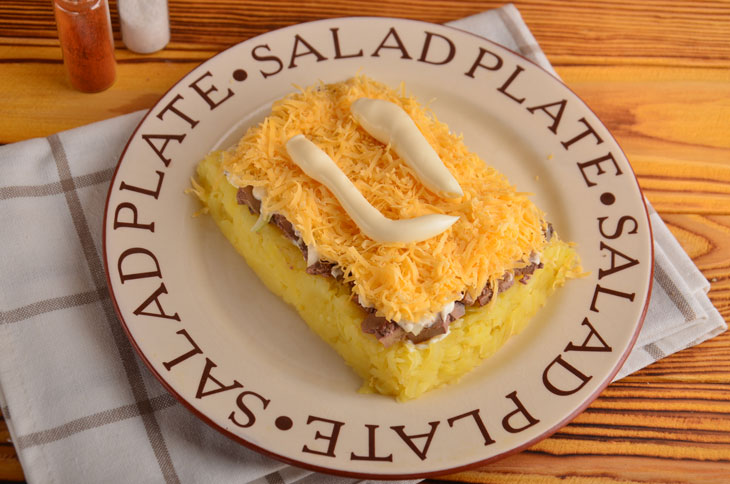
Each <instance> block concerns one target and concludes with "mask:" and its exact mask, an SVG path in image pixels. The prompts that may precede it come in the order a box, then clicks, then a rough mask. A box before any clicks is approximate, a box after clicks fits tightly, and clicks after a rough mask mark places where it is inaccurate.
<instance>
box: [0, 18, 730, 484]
mask: <svg viewBox="0 0 730 484" xmlns="http://www.w3.org/2000/svg"><path fill="white" fill-rule="evenodd" d="M452 25H454V26H456V27H459V28H462V29H465V30H472V31H475V32H476V33H479V34H480V35H483V36H485V37H488V38H491V39H493V40H495V41H497V42H499V43H501V44H504V45H506V46H508V47H510V48H512V49H513V50H516V51H518V52H520V53H522V54H523V55H525V56H526V57H528V58H531V59H533V60H535V61H536V62H538V63H540V64H541V65H542V66H543V67H545V68H546V69H550V65H549V63H547V59H545V56H544V55H543V54H542V51H541V50H540V48H539V46H538V45H537V43H536V42H535V39H534V38H533V37H532V35H531V34H530V32H529V30H528V29H527V27H526V26H525V24H524V23H523V22H522V19H521V18H520V15H519V12H518V11H517V10H516V9H515V8H514V7H512V6H511V5H508V6H506V7H503V8H501V9H497V10H494V11H490V12H485V13H484V14H480V15H476V16H473V17H469V18H467V19H464V20H462V21H457V22H454V23H452ZM141 116H142V113H134V114H130V115H126V116H122V117H118V118H114V119H111V120H108V121H104V122H101V123H96V124H93V125H89V126H86V127H82V128H78V129H75V130H72V131H67V132H64V133H60V134H58V135H53V136H50V137H48V138H43V139H34V140H29V141H25V142H22V143H17V144H14V145H8V146H4V147H0V227H2V229H1V230H0V248H2V252H1V254H2V255H0V407H1V409H2V413H3V415H4V416H5V419H6V422H7V423H8V426H9V428H10V432H11V435H12V439H13V442H14V444H15V446H16V449H17V451H18V455H19V456H20V459H21V461H22V464H23V469H24V470H25V473H26V477H27V479H28V481H30V482H43V483H45V482H79V483H81V482H105V483H114V482H120V483H121V482H125V483H126V482H135V483H136V482H168V483H174V482H190V483H198V482H216V483H226V482H236V483H242V482H257V483H266V484H270V483H292V482H301V483H304V482H311V483H322V482H324V483H338V484H339V483H345V482H352V480H351V479H343V478H337V477H330V476H324V475H322V474H317V473H312V472H309V471H305V470H302V469H298V468H295V467H292V466H288V465H285V464H282V463H280V462H277V461H274V460H271V459H268V458H266V457H263V456H261V455H259V454H257V453H255V452H252V451H249V450H248V449H246V448H245V447H243V446H241V445H238V444H236V443H234V442H232V441H231V440H229V439H227V438H226V437H224V436H222V435H220V434H219V433H218V432H216V431H214V430H212V429H211V428H209V427H208V426H207V425H205V424H204V423H203V422H201V421H200V420H198V419H197V418H196V417H194V416H193V415H192V414H191V413H190V412H189V411H187V410H186V409H185V408H184V407H183V406H182V405H180V404H179V403H177V402H176V401H175V399H174V398H173V397H171V396H170V395H169V394H168V393H167V392H166V391H165V390H164V389H163V388H162V386H161V385H160V384H159V383H158V382H157V380H155V379H154V377H153V376H151V374H150V373H149V372H148V371H147V369H146V368H145V367H144V365H143V363H142V362H141V361H140V360H139V358H138V357H137V356H136V354H135V353H134V351H133V349H132V347H131V345H130V344H129V341H128V340H127V338H126V336H125V335H124V333H123V331H122V327H121V325H120V324H119V322H118V321H117V320H116V317H115V314H114V311H113V308H112V304H111V300H110V298H109V295H108V292H107V288H106V280H105V276H104V271H103V266H102V259H101V233H102V228H101V227H102V216H103V207H104V201H105V196H106V192H107V189H108V184H109V180H110V179H111V176H112V173H113V169H114V166H115V164H116V162H117V159H118V157H119V154H120V153H121V150H122V148H123V146H124V144H125V142H126V140H127V139H128V137H129V135H130V134H131V132H132V130H133V129H134V127H135V126H136V124H137V123H138V122H139V120H140V118H141ZM652 222H653V227H654V234H655V238H656V266H657V271H656V276H655V280H654V291H653V293H652V304H651V306H650V309H649V313H648V315H647V318H646V322H645V324H644V328H643V331H642V333H641V335H640V337H639V344H638V345H637V347H636V348H635V350H634V351H633V352H632V353H631V356H630V357H629V359H628V360H627V363H626V365H625V366H624V368H623V369H622V371H621V375H625V374H628V373H631V372H633V371H635V370H637V369H639V368H641V367H643V366H645V365H647V364H649V363H651V362H653V361H655V360H657V359H659V358H661V357H663V356H664V355H666V354H670V353H672V352H674V351H677V350H679V349H682V348H684V347H687V346H690V345H692V344H696V343H699V342H700V341H704V339H706V338H709V337H712V336H714V335H716V334H718V333H719V332H722V331H724V330H725V329H726V326H725V323H724V321H723V320H722V317H720V315H719V314H718V313H717V311H716V310H715V309H714V308H713V307H712V305H711V304H710V302H709V300H708V299H707V297H706V295H705V293H706V292H707V289H708V284H707V281H706V280H705V279H704V278H703V277H702V275H701V274H700V273H699V271H698V270H697V269H696V268H695V267H694V265H693V264H692V262H691V260H690V259H689V258H688V257H687V255H686V254H685V253H684V252H683V251H682V249H681V247H680V246H679V245H678V244H677V242H676V240H674V238H673V237H672V236H671V234H670V233H669V231H668V230H667V229H666V227H665V226H664V224H663V223H662V221H661V220H660V219H659V217H658V216H657V215H656V214H653V215H652Z"/></svg>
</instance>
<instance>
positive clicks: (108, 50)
mask: <svg viewBox="0 0 730 484" xmlns="http://www.w3.org/2000/svg"><path fill="white" fill-rule="evenodd" d="M53 3H54V12H55V16H56V26H57V28H58V39H59V40H60V41H61V51H62V52H63V63H64V65H65V66H66V72H67V73H68V78H69V81H70V82H71V85H72V86H73V87H74V88H76V89H78V90H79V91H82V92H99V91H103V90H104V89H107V88H108V87H110V86H111V85H112V84H114V79H115V78H116V61H115V60H114V37H113V35H112V24H111V18H110V15H109V4H108V1H107V0H54V2H53Z"/></svg>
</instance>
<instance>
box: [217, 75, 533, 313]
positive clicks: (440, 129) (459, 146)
mask: <svg viewBox="0 0 730 484" xmlns="http://www.w3.org/2000/svg"><path fill="white" fill-rule="evenodd" d="M361 97H369V98H376V99H385V100H388V101H390V102H393V103H395V104H397V105H399V106H401V107H402V108H403V109H404V110H405V111H406V112H407V113H408V114H409V115H410V116H411V118H412V119H413V121H414V122H415V124H416V126H418V129H419V130H420V131H421V132H422V133H423V135H424V137H425V138H426V139H427V140H428V142H429V144H430V145H431V146H432V147H433V148H434V150H435V151H436V152H437V154H438V155H439V157H440V158H441V160H442V161H443V163H444V164H445V165H446V167H447V168H448V169H449V171H450V172H451V173H452V174H453V175H454V177H455V178H456V180H457V181H458V182H459V184H460V185H461V187H462V189H463V192H464V195H463V196H462V197H460V198H456V199H446V198H442V197H439V196H438V195H436V194H434V193H432V192H431V191H430V190H429V189H428V188H427V187H425V186H424V185H423V183H422V182H421V181H420V180H419V179H418V177H417V176H416V174H415V172H414V171H413V170H412V169H411V168H410V167H409V166H408V165H407V164H406V163H405V162H404V161H403V160H402V159H400V157H399V156H398V155H397V154H396V153H395V152H394V150H392V149H390V146H387V145H384V144H382V143H380V142H379V141H377V140H376V139H375V138H373V137H372V136H371V135H369V134H368V133H367V132H366V131H365V130H363V129H362V128H361V127H359V125H358V123H357V121H356V120H355V119H354V118H353V116H352V114H351V112H350V105H351V104H352V103H353V102H354V101H355V100H357V99H358V98H361ZM297 134H304V135H305V136H306V137H307V138H309V139H310V140H312V141H313V142H314V143H315V144H316V145H317V146H318V147H319V148H321V149H322V150H323V151H324V152H325V153H327V154H328V155H329V156H330V157H331V158H332V159H333V160H334V162H335V163H336V164H337V166H338V167H339V168H340V169H341V170H342V171H343V172H344V173H345V175H346V176H347V177H348V178H349V179H350V180H351V181H352V182H353V183H354V184H355V186H356V187H357V189H358V190H359V191H360V192H361V193H362V194H363V196H365V198H366V199H367V200H368V201H369V202H370V203H371V204H372V205H373V206H374V207H375V208H377V209H378V210H379V211H380V212H381V213H382V214H383V215H385V216H386V217H388V218H391V219H394V220H398V219H403V218H414V217H418V216H421V215H425V214H429V213H441V214H447V215H453V216H458V217H459V220H458V221H457V222H456V223H455V224H454V225H452V226H451V227H450V228H448V229H447V230H446V231H444V232H442V233H441V234H439V235H437V236H435V237H432V238H430V239H427V240H424V241H421V242H409V243H402V242H397V243H382V242H376V241H375V240H373V239H371V238H369V237H367V236H366V235H364V234H363V233H362V232H361V231H360V230H359V229H358V227H357V225H356V224H355V223H354V222H353V221H352V219H351V218H350V217H349V216H348V214H347V213H346V212H345V210H344V209H343V208H342V206H341V205H340V203H339V202H338V201H337V199H336V198H335V196H334V195H333V194H332V193H331V192H330V191H329V190H328V189H327V188H326V187H325V186H324V185H322V184H321V183H319V182H317V181H315V180H314V179H312V178H310V177H309V176H307V175H306V174H305V173H304V172H303V171H302V170H301V169H300V168H299V167H298V166H297V165H296V164H294V162H292V160H291V159H290V158H289V156H288V154H287V152H286V142H287V141H288V140H289V138H291V137H292V136H295V135H297ZM222 168H223V170H225V171H226V172H227V173H228V179H229V180H230V181H231V183H233V184H234V185H236V186H241V187H243V186H249V185H250V186H253V187H254V188H261V189H263V190H265V192H264V191H263V190H259V192H260V193H265V194H266V196H265V197H264V198H263V199H262V207H261V208H262V213H280V214H282V215H283V216H285V217H286V218H287V220H289V221H290V222H291V223H292V225H293V226H294V228H295V229H296V230H297V232H298V233H299V234H300V235H301V237H302V239H303V240H304V242H305V243H306V244H307V246H308V247H314V248H315V249H316V251H317V252H318V253H319V255H320V257H322V258H324V259H327V260H329V261H333V262H336V263H337V264H338V265H339V266H340V268H341V270H342V271H343V273H344V280H345V281H346V282H349V283H352V285H353V293H354V294H355V295H357V296H358V298H359V299H360V300H361V301H368V302H369V303H370V304H371V305H372V306H374V307H375V308H376V309H377V311H378V315H380V316H384V317H386V318H387V319H389V320H392V321H402V320H407V321H419V320H422V319H424V318H429V317H433V316H434V315H435V314H437V313H438V312H439V311H441V310H442V309H443V308H444V307H445V306H446V305H448V304H450V303H452V302H453V301H456V300H460V299H461V298H462V295H463V294H464V293H466V292H468V293H469V294H470V295H471V296H472V297H476V296H478V295H479V294H480V293H481V291H482V289H483V288H484V287H485V285H487V284H490V285H492V287H496V284H495V282H496V281H497V280H498V279H499V278H501V277H502V276H503V275H504V273H505V272H507V271H509V270H512V269H514V268H516V267H520V266H525V265H527V264H529V263H530V260H529V258H530V255H531V254H535V253H537V254H539V253H541V252H542V248H543V247H544V245H545V243H546V240H545V235H544V228H545V225H546V224H545V222H544V221H543V214H542V212H541V211H540V210H539V209H538V208H537V207H535V205H534V204H533V203H532V202H531V201H530V200H529V198H528V197H527V195H526V194H525V193H521V192H518V191H517V190H516V189H515V188H514V187H513V186H511V185H510V184H509V182H508V181H507V180H506V178H505V177H504V176H503V175H502V174H501V173H500V172H498V171H497V170H496V169H494V168H493V167H491V166H489V165H487V164H485V163H484V162H483V161H482V160H481V159H480V158H479V157H478V156H477V155H476V154H474V153H471V152H469V151H468V149H467V148H466V146H464V143H463V141H462V139H461V136H459V135H456V134H453V133H451V132H450V131H449V128H448V126H447V125H446V124H444V123H441V122H439V121H438V119H437V118H436V116H435V114H433V113H432V112H431V111H430V110H427V109H424V108H422V107H421V106H420V105H419V104H418V102H417V101H416V100H415V99H414V98H413V97H410V96H407V95H406V93H405V89H404V87H403V86H402V85H401V87H400V89H399V90H398V91H396V90H393V89H391V88H389V87H387V86H385V85H383V84H381V83H378V82H375V81H373V80H371V79H369V78H367V77H365V76H357V77H353V78H351V79H349V80H347V81H345V82H340V83H335V84H328V85H325V84H320V85H317V86H312V87H307V88H304V89H300V90H299V92H296V93H293V94H291V95H289V96H287V97H285V98H283V99H281V100H279V101H276V102H275V103H274V104H273V106H272V111H271V114H270V115H269V116H268V117H267V118H266V119H265V120H264V121H263V122H262V123H261V124H259V125H257V126H254V127H252V128H250V129H249V130H248V132H247V133H246V134H245V135H244V137H243V138H242V139H241V141H240V142H239V143H238V146H237V147H236V149H235V150H234V151H231V152H227V153H225V154H224V160H223V166H222Z"/></svg>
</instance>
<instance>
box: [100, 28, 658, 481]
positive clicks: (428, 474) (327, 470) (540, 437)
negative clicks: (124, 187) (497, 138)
mask: <svg viewBox="0 0 730 484" xmlns="http://www.w3.org/2000/svg"><path fill="white" fill-rule="evenodd" d="M368 20H378V21H384V20H393V21H396V22H409V23H416V24H420V25H427V26H438V27H440V28H444V29H451V30H456V31H458V32H460V33H462V34H468V35H469V36H471V37H474V38H476V39H478V40H479V41H480V42H485V41H486V42H488V43H489V44H492V45H494V46H497V47H498V48H500V49H504V50H507V51H509V52H510V53H512V54H514V55H516V56H518V57H519V58H521V59H522V60H524V61H526V62H528V63H529V64H531V65H532V67H536V68H538V69H540V70H542V71H543V72H544V73H545V74H547V75H548V76H549V77H550V78H552V79H553V81H550V82H557V83H559V84H560V85H561V86H562V87H563V88H564V89H566V90H567V91H568V92H570V93H571V94H572V95H573V96H575V99H577V100H578V101H580V103H581V105H582V106H583V108H585V109H586V110H587V111H588V112H590V113H591V114H593V116H595V118H596V119H597V120H598V121H599V122H600V124H601V126H602V127H603V128H605V129H606V131H607V133H608V135H609V136H610V138H611V139H612V140H613V141H614V143H615V144H616V147H617V148H618V150H619V152H620V153H621V155H622V156H623V157H624V159H626V161H627V168H628V169H629V171H630V174H631V177H632V178H633V181H634V183H635V184H636V188H637V190H638V193H639V194H640V195H641V201H642V207H643V209H644V212H643V214H644V216H645V217H646V222H647V228H648V237H649V246H650V247H649V256H650V261H651V262H650V264H649V281H648V285H647V292H646V295H645V297H644V306H643V308H642V310H641V314H640V316H639V318H638V322H637V325H636V329H635V331H634V334H633V335H632V337H631V340H630V342H629V344H628V345H627V346H626V349H625V351H624V353H623V354H622V355H620V357H619V358H618V360H617V361H616V363H615V365H614V367H613V368H612V369H611V371H610V372H609V373H608V375H607V377H606V378H605V379H604V381H602V382H601V383H600V384H599V385H598V386H597V387H596V389H595V390H594V391H593V392H592V393H590V394H589V395H588V396H587V397H586V398H585V399H584V400H583V401H582V402H581V403H580V404H579V405H577V407H576V408H575V409H574V411H572V412H571V413H569V414H568V415H567V416H565V417H564V418H562V419H560V420H559V421H558V422H556V423H555V424H554V425H553V426H551V427H550V428H549V429H547V430H546V431H544V432H542V433H540V434H539V435H537V436H535V437H534V438H532V439H529V440H528V441H526V442H523V443H522V444H520V445H518V446H516V447H513V448H511V449H509V450H506V451H504V452H501V453H498V454H495V455H492V456H490V457H487V458H485V459H481V460H477V461H474V462H471V463H468V464H464V465H460V466H456V467H449V468H445V469H441V470H435V471H427V472H420V473H386V474H379V473H364V472H355V471H347V470H343V469H335V468H329V467H323V466H319V465H316V464H312V463H308V462H305V461H300V460H297V459H293V458H290V457H287V456H284V455H280V454H277V453H275V452H272V451H270V450H268V449H264V448H262V447H259V446H258V445H256V444H254V443H253V442H250V441H248V440H246V439H244V438H243V437H241V436H239V435H236V434H235V433H233V432H231V431H229V430H227V429H225V428H224V427H222V426H220V425H218V424H217V423H215V422H214V421H213V420H212V419H211V418H209V417H208V416H207V415H205V414H204V413H203V412H201V411H200V410H198V409H196V408H195V407H194V406H193V405H192V404H191V403H190V402H188V401H187V400H186V399H185V397H183V396H182V395H180V394H179V393H178V392H177V391H175V390H174V389H173V388H172V386H171V385H170V384H169V383H168V382H167V380H165V378H163V376H162V375H161V374H160V373H159V372H158V371H156V370H155V368H154V365H153V364H152V362H151V361H150V360H149V359H148V357H147V355H146V354H145V353H144V352H143V351H142V349H141V348H140V346H139V345H138V344H137V341H136V340H135V338H134V336H133V335H132V332H131V331H130V329H129V326H128V325H127V323H126V321H125V320H124V317H123V315H122V311H121V308H120V307H119V303H118V301H117V297H116V295H115V293H114V291H113V289H112V287H113V286H112V281H111V274H110V269H109V267H110V266H109V260H108V257H107V254H108V253H107V220H108V215H109V203H110V200H111V196H112V192H113V191H114V185H115V182H116V181H117V175H118V173H119V169H120V167H121V164H122V161H123V160H124V158H125V155H126V153H127V149H128V148H129V146H130V144H131V143H132V140H133V139H134V138H135V136H136V135H137V133H138V131H139V130H140V128H141V127H142V125H143V124H144V123H145V121H146V120H147V118H148V117H149V116H150V114H152V111H153V110H154V108H155V107H157V105H158V104H159V102H160V100H161V99H163V98H164V97H165V96H167V94H169V93H170V92H171V91H173V90H174V89H176V88H177V87H178V86H179V85H180V84H181V83H182V82H183V81H184V80H185V79H186V78H187V77H188V76H189V75H190V73H191V72H193V71H194V70H195V69H197V68H199V67H201V66H203V65H205V64H206V63H208V62H210V61H211V60H212V59H214V58H216V57H218V56H220V55H222V54H224V53H225V52H227V51H229V50H231V49H235V48H237V47H238V46H239V45H241V44H243V43H245V42H249V41H251V40H254V39H257V38H259V37H261V36H263V35H267V34H271V33H274V32H285V31H288V30H295V29H297V28H300V27H301V26H303V25H314V24H319V23H330V22H337V21H368ZM650 215H651V214H650V211H649V207H648V205H647V200H646V198H645V197H644V194H643V191H642V189H641V186H640V185H639V181H638V178H637V177H636V173H635V171H634V169H633V166H632V165H631V162H630V161H629V158H628V156H626V153H625V152H624V150H623V148H622V147H621V145H620V144H619V143H618V140H616V138H615V136H614V135H613V133H612V132H611V130H609V129H608V127H607V126H606V125H605V124H604V123H603V121H602V120H601V118H600V117H599V116H598V115H597V114H596V113H595V112H594V111H593V109H591V107H590V106H589V105H588V104H587V103H586V102H585V101H584V100H583V99H582V98H581V97H580V96H578V94H577V93H576V92H575V91H573V90H572V89H571V88H570V87H569V86H568V85H567V84H565V82H563V80H562V79H561V78H559V77H556V76H555V75H553V74H552V73H551V72H550V71H548V70H547V69H545V68H544V67H542V66H540V65H539V64H537V63H536V62H534V61H532V60H530V59H528V58H527V57H525V56H524V55H522V54H521V53H519V52H515V51H514V50H512V49H510V48H508V47H506V46H504V45H502V44H500V43H498V42H495V41H493V40H490V39H488V38H486V37H483V36H481V35H479V34H475V33H473V32H470V31H468V30H464V29H461V28H459V27H455V26H452V25H447V24H436V23H433V22H427V21H423V20H416V19H408V18H402V17H389V16H383V17H377V16H346V17H329V18H322V19H317V20H312V21H308V22H298V23H294V24H291V25H287V26H284V27H281V28H277V29H274V30H269V31H267V32H263V33H260V34H257V35H254V36H252V37H249V38H247V39H245V40H242V41H240V42H237V43H235V44H233V45H231V46H229V47H227V48H225V49H222V50H220V51H218V52H216V53H215V54H214V55H212V56H211V57H209V58H207V59H205V60H203V61H202V62H200V63H199V64H198V65H196V66H195V67H193V68H192V69H191V70H190V71H188V72H187V73H186V74H185V75H183V76H182V77H181V78H180V79H178V80H177V81H176V82H175V83H174V84H173V85H172V86H170V88H169V89H167V90H166V91H165V92H164V93H163V94H161V95H160V96H159V97H158V98H157V100H156V102H155V104H154V105H153V106H152V107H150V108H149V109H148V111H147V112H146V113H145V114H144V116H143V117H142V118H141V119H140V120H139V121H138V122H137V125H136V127H135V129H134V131H132V133H131V134H130V136H129V139H128V140H127V142H126V144H125V146H124V149H123V150H122V152H121V154H120V155H119V160H118V161H117V163H116V166H115V168H114V173H113V175H112V178H111V180H110V184H109V189H108V190H107V194H106V200H105V203H104V215H103V224H102V247H101V249H102V259H103V263H104V274H105V278H106V282H107V289H108V291H109V297H110V299H111V301H112V305H113V307H114V311H115V313H116V316H117V319H118V320H119V322H120V324H121V325H122V328H123V330H124V333H125V334H126V336H127V339H128V340H129V342H130V344H131V345H132V347H133V348H134V351H135V352H136V353H137V356H139V357H140V359H141V360H142V361H143V362H144V364H145V366H146V367H147V369H148V370H149V371H150V372H151V373H152V374H153V375H154V377H155V378H156V379H157V381H158V382H160V383H161V384H162V386H163V387H164V388H165V390H166V391H167V392H169V393H170V394H171V395H172V396H173V397H174V398H175V399H176V400H177V401H178V402H179V403H181V404H182V405H183V406H184V407H185V408H186V409H187V410H188V411H190V412H191V413H192V414H193V415H195V417H196V418H198V419H199V420H201V421H203V422H204V423H205V424H206V425H208V426H209V427H211V428H213V429H214V430H216V431H217V432H219V433H221V434H222V435H224V436H226V437H228V438H229V439H231V440H233V441H234V442H236V443H237V444H240V445H243V446H244V447H247V448H249V449H251V450H253V451H255V452H258V453H260V454H263V455H265V456H267V457H270V458H273V459H276V460H278V461H280V462H284V463H287V464H290V465H294V466H297V467H300V468H304V469H307V470H311V471H315V472H321V473H325V474H330V475H335V476H340V477H351V478H363V479H382V480H397V479H422V478H431V477H439V476H443V475H446V474H452V473H456V472H461V471H465V470H469V469H473V468H475V467H478V466H483V465H485V464H488V463H490V462H495V461H497V460H501V459H503V458H505V457H508V456H510V455H514V454H517V453H519V452H522V451H523V450H525V449H526V448H528V447H530V446H532V445H534V444H536V443H537V442H541V441H543V440H545V439H547V438H549V437H551V436H552V435H553V434H554V433H555V432H557V431H558V430H560V429H561V428H563V427H564V426H566V425H568V424H569V423H570V422H571V421H572V420H573V419H575V417H576V416H578V415H579V414H581V413H582V412H583V411H584V410H585V409H586V408H587V407H588V406H589V405H590V404H591V403H593V402H594V401H595V400H596V399H597V398H598V397H599V396H600V394H601V393H602V392H603V390H605V389H606V387H607V386H608V385H610V384H611V383H612V382H613V378H614V377H615V376H616V374H617V373H618V372H619V371H620V369H621V368H622V366H623V364H624V363H625V361H626V359H627V358H628V356H629V355H630V354H631V351H632V350H633V348H634V346H635V343H636V340H637V338H638V336H639V334H640V332H641V329H642V327H643V325H644V321H645V319H646V314H647V311H648V309H649V304H650V301H651V292H652V287H653V283H654V269H655V267H654V234H653V229H652V224H651V217H650Z"/></svg>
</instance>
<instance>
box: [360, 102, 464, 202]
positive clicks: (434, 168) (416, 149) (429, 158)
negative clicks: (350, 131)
mask: <svg viewBox="0 0 730 484" xmlns="http://www.w3.org/2000/svg"><path fill="white" fill-rule="evenodd" d="M350 112H352V115H353V116H354V118H355V120H356V121H357V122H358V123H360V126H362V127H363V129H364V130H365V131H367V132H368V133H370V135H371V136H372V137H373V138H375V139H377V140H378V141H380V142H381V143H384V144H386V145H387V144H390V146H392V147H393V149H394V150H395V152H396V153H398V156H400V157H401V158H403V160H404V161H405V162H406V163H407V164H408V166H410V167H411V168H412V169H413V171H415V172H416V175H418V178H419V179H420V180H421V182H423V184H424V185H425V186H426V188H428V189H429V190H431V191H433V192H434V193H436V194H437V195H445V196H446V197H448V198H457V197H461V196H463V195H464V192H463V191H462V190H461V186H460V185H459V182H458V181H456V178H454V177H453V175H452V174H451V172H449V169H448V168H446V166H445V165H444V163H443V161H441V158H439V155H438V154H437V153H436V151H435V150H434V149H433V148H432V147H431V145H430V144H429V143H428V140H426V138H425V137H424V136H423V133H421V131H420V130H419V129H418V126H416V123H414V122H413V120H412V119H411V117H410V116H409V115H408V113H406V112H405V111H404V110H403V109H402V108H401V107H400V106H398V105H397V104H393V103H392V102H390V101H385V100H383V99H370V98H366V97H361V98H360V99H358V100H356V101H355V102H353V103H352V105H351V106H350Z"/></svg>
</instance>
